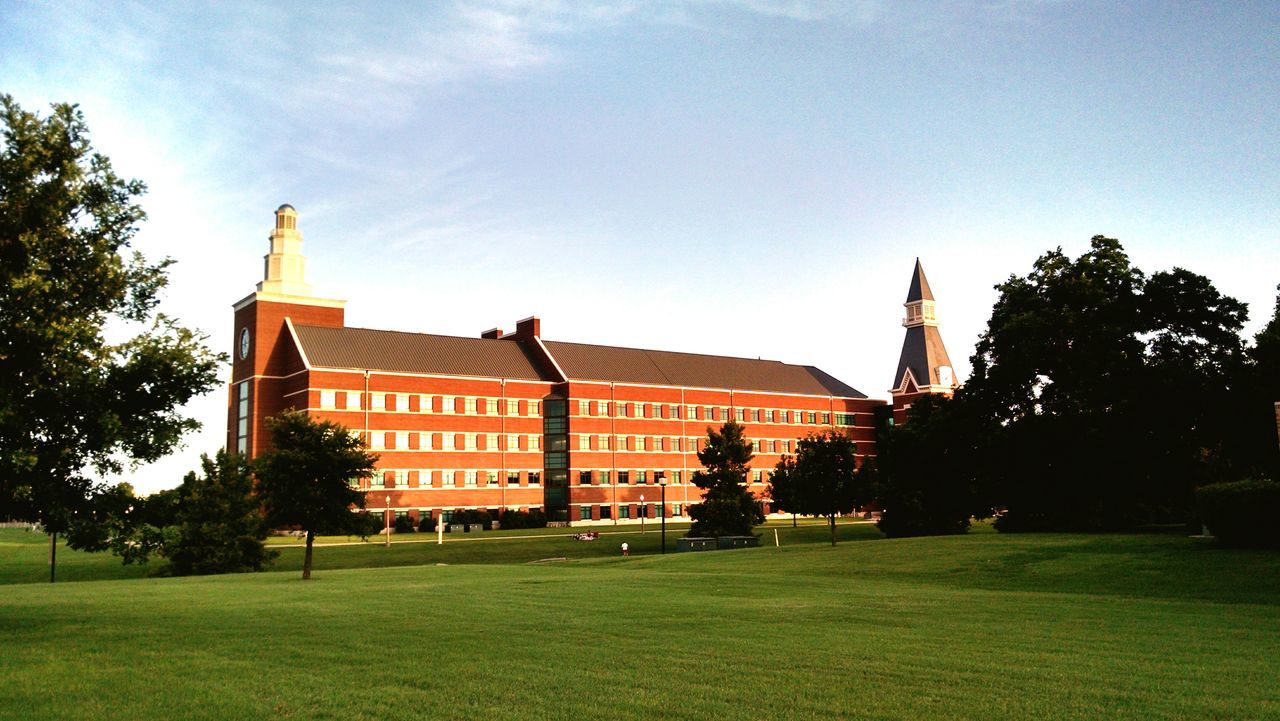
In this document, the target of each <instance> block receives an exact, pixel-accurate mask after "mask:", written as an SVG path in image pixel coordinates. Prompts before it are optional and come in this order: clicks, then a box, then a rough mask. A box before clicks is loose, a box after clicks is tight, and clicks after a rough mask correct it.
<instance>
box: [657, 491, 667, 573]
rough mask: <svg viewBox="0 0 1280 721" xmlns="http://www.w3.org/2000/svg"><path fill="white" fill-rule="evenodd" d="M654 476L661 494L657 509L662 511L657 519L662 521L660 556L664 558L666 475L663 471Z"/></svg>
mask: <svg viewBox="0 0 1280 721" xmlns="http://www.w3.org/2000/svg"><path fill="white" fill-rule="evenodd" d="M656 475H657V476H658V488H659V489H661V493H662V499H661V502H660V505H659V506H658V507H659V508H660V509H662V510H661V511H660V512H661V514H662V515H661V516H659V518H660V519H661V521H662V554H663V555H664V556H665V555H666V553H667V474H666V473H665V472H663V471H658V472H657V474H656Z"/></svg>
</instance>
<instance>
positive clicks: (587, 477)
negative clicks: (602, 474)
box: [578, 471, 591, 486]
mask: <svg viewBox="0 0 1280 721" xmlns="http://www.w3.org/2000/svg"><path fill="white" fill-rule="evenodd" d="M578 485H582V486H589V485H591V471H582V472H580V473H578Z"/></svg>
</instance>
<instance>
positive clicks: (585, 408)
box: [578, 401, 591, 416]
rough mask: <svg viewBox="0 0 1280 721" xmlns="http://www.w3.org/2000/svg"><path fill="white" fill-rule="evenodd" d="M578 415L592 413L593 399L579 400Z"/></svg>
mask: <svg viewBox="0 0 1280 721" xmlns="http://www.w3.org/2000/svg"><path fill="white" fill-rule="evenodd" d="M578 415H580V416H589V415H591V401H578Z"/></svg>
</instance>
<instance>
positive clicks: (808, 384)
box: [543, 340, 866, 398]
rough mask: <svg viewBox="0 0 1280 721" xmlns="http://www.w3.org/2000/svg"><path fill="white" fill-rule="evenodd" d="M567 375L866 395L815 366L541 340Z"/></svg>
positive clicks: (704, 385)
mask: <svg viewBox="0 0 1280 721" xmlns="http://www.w3.org/2000/svg"><path fill="white" fill-rule="evenodd" d="M543 343H544V344H545V345H546V347H547V350H548V351H549V352H550V353H551V355H552V356H554V357H555V359H556V362H557V363H558V364H559V365H560V368H561V369H562V370H563V371H564V373H565V375H566V376H568V377H569V379H570V380H593V381H606V382H608V381H612V382H620V383H643V384H651V385H665V386H685V387H693V388H725V389H734V390H742V391H766V392H772V393H796V394H801V395H819V396H828V395H829V396H840V397H842V398H866V394H864V393H862V392H861V391H859V390H858V389H856V388H853V387H852V386H850V385H848V384H846V383H844V382H843V381H840V380H839V379H837V378H835V377H833V376H831V375H828V374H827V373H825V372H823V371H822V370H820V369H818V368H815V367H813V366H799V365H791V364H789V363H782V362H779V361H771V360H758V359H754V358H732V357H729V356H715V355H702V354H698V353H677V352H672V351H659V350H644V349H641V348H621V347H617V346H603V345H589V344H586V343H566V342H563V341H550V340H549V341H543Z"/></svg>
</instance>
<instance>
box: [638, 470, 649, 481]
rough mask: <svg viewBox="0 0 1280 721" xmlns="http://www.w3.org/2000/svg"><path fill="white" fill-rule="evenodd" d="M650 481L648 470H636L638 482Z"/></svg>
mask: <svg viewBox="0 0 1280 721" xmlns="http://www.w3.org/2000/svg"><path fill="white" fill-rule="evenodd" d="M648 482H649V472H648V471H636V483H638V484H639V483H648Z"/></svg>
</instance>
